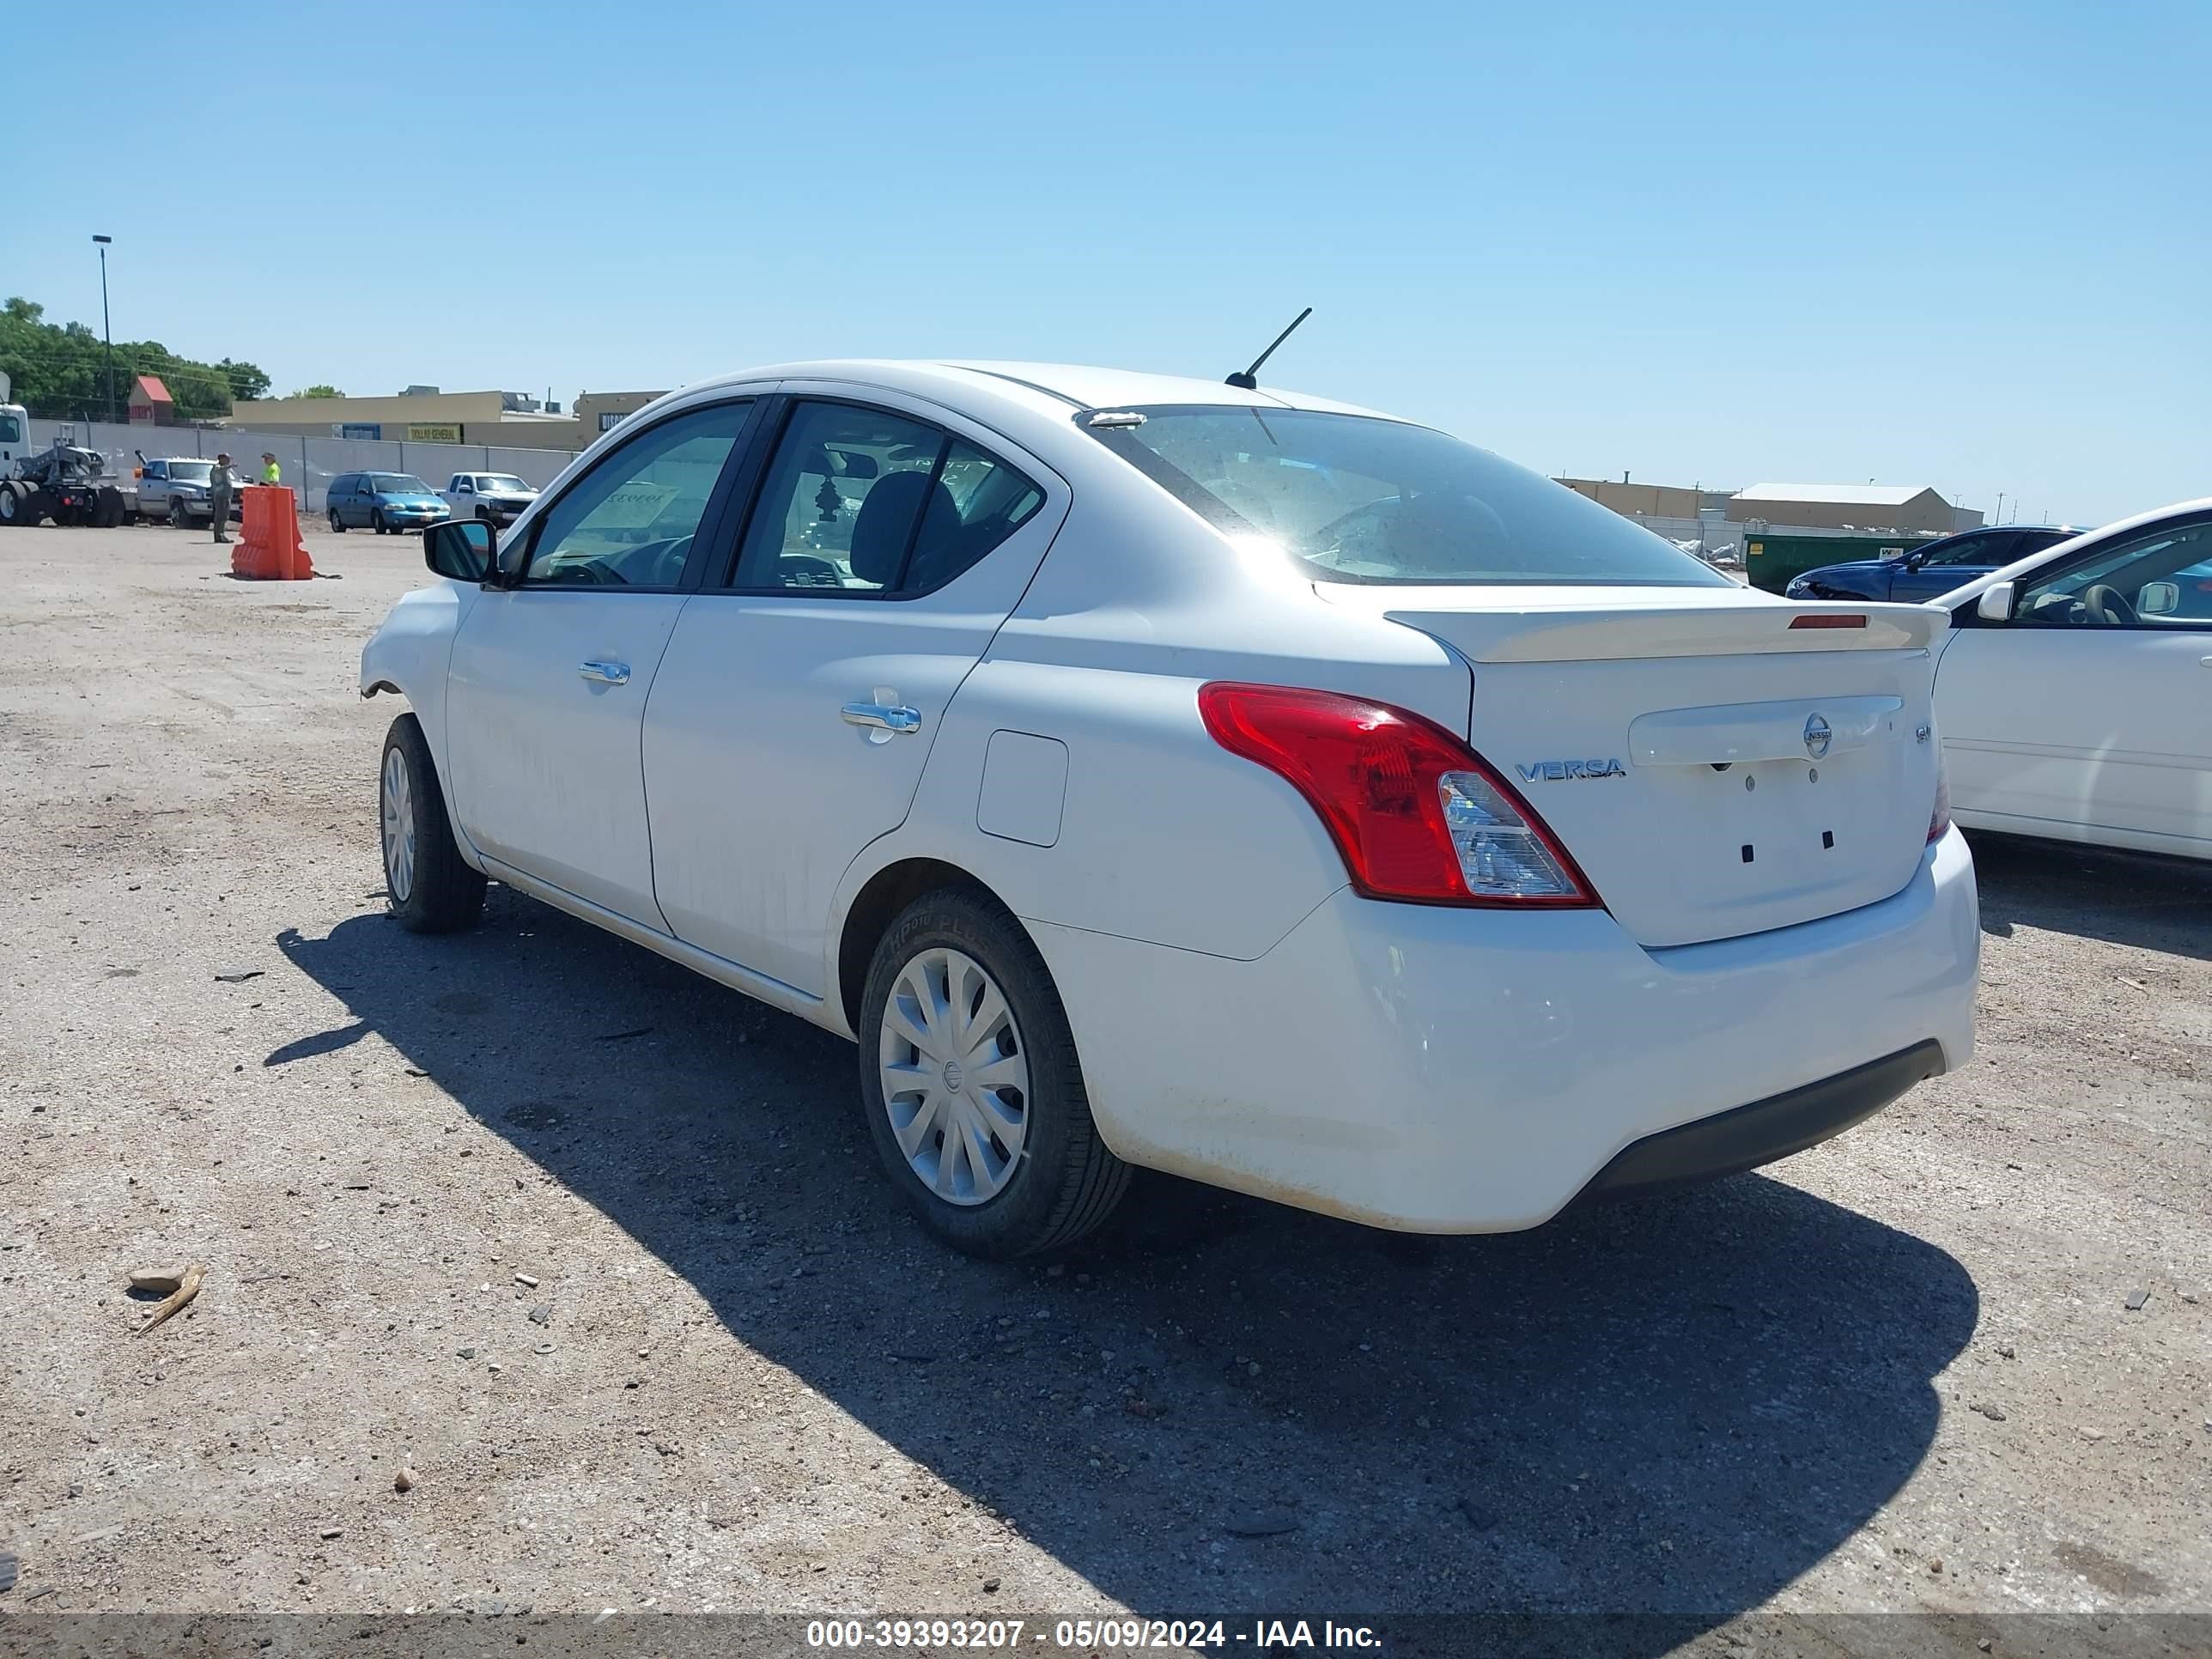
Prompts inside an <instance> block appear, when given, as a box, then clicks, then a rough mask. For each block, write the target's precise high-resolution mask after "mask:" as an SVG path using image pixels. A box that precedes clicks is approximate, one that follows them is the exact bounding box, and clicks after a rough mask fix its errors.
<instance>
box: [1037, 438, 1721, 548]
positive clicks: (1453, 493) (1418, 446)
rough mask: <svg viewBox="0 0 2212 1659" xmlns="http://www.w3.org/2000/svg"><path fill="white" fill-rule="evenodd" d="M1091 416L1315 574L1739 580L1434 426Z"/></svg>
mask: <svg viewBox="0 0 2212 1659" xmlns="http://www.w3.org/2000/svg"><path fill="white" fill-rule="evenodd" d="M1139 416H1141V417H1142V418H1141V420H1139V419H1138V418H1137V417H1139ZM1076 418H1077V421H1078V422H1079V423H1080V424H1081V425H1082V426H1083V427H1084V428H1085V430H1086V431H1088V432H1090V433H1091V435H1092V436H1093V437H1095V438H1097V440H1098V441H1100V442H1101V443H1103V444H1104V445H1105V446H1106V447H1108V448H1109V449H1111V450H1112V451H1113V452H1114V453H1115V454H1117V455H1120V456H1121V458H1122V459H1125V460H1127V461H1128V462H1129V464H1130V465H1133V466H1134V467H1136V468H1137V469H1138V471H1140V472H1142V473H1144V474H1145V476H1146V477H1149V478H1151V479H1152V480H1153V481H1154V482H1155V483H1158V484H1159V485H1161V486H1162V487H1163V488H1164V489H1166V490H1168V491H1169V493H1170V494H1171V495H1174V496H1176V499H1178V500H1179V501H1182V502H1183V503H1184V504H1185V505H1186V506H1188V507H1191V508H1192V509H1194V511H1196V512H1197V513H1200V515H1201V516H1202V517H1204V518H1205V519H1206V520H1208V521H1210V522H1211V523H1212V525H1213V526H1215V527H1216V528H1218V529H1220V530H1223V531H1226V532H1231V533H1233V534H1245V535H1249V534H1253V533H1257V534H1259V535H1261V536H1264V537H1266V538H1268V539H1269V540H1271V541H1273V542H1274V543H1276V544H1279V546H1281V547H1282V548H1283V549H1285V550H1286V551H1287V552H1289V553H1291V555H1292V556H1295V557H1296V558H1297V559H1298V560H1300V561H1301V562H1303V563H1304V566H1305V567H1306V568H1307V569H1308V570H1309V571H1310V574H1312V575H1313V576H1314V578H1315V579H1316V580H1320V581H1329V582H1370V583H1384V584H1408V585H1411V584H1437V583H1450V584H1463V583H1477V582H1489V583H1531V582H1541V583H1554V582H1589V583H1607V584H1635V585H1638V586H1649V585H1655V584H1656V585H1662V586H1685V587H1688V586H1715V585H1719V586H1726V585H1727V584H1728V580H1729V579H1728V578H1727V577H1725V576H1723V575H1722V574H1720V573H1719V572H1717V571H1716V570H1714V569H1713V568H1711V566H1709V565H1707V564H1705V563H1704V562H1702V561H1700V560H1699V559H1696V558H1693V557H1692V556H1690V555H1689V554H1687V553H1685V552H1683V551H1682V550H1680V549H1679V548H1677V547H1675V546H1674V544H1672V543H1670V542H1665V541H1662V540H1661V539H1660V538H1658V537H1656V536H1655V535H1653V534H1652V533H1651V532H1650V531H1648V530H1644V529H1643V528H1641V527H1640V526H1637V525H1634V524H1632V523H1630V522H1629V521H1628V520H1626V519H1624V518H1622V517H1621V516H1620V514H1619V513H1615V512H1613V510H1612V509H1611V508H1610V507H1600V506H1599V505H1598V504H1597V503H1596V502H1595V501H1591V500H1589V498H1588V497H1587V496H1583V495H1577V494H1576V493H1575V492H1574V491H1573V490H1571V489H1567V488H1566V487H1565V485H1563V484H1556V483H1553V482H1552V481H1551V480H1550V479H1549V478H1546V477H1540V476H1539V475H1537V474H1536V473H1534V472H1530V471H1528V470H1526V469H1525V468H1522V467H1518V466H1516V465H1513V464H1512V463H1511V462H1510V461H1505V460H1501V459H1498V457H1497V456H1495V455H1493V454H1492V453H1490V452H1489V451H1488V450H1486V449H1477V448H1475V447H1474V445H1472V444H1466V443H1462V442H1461V441H1459V440H1458V439H1456V438H1453V437H1448V436H1446V435H1444V434H1443V433H1441V432H1437V431H1433V430H1431V428H1427V427H1420V426H1408V425H1407V424H1405V423H1403V422H1398V421H1386V420H1379V419H1376V418H1374V417H1372V416H1362V415H1332V414H1325V413H1322V412H1320V411H1318V410H1302V409H1283V410H1275V409H1238V408H1226V407H1222V406H1218V405H1205V404H1191V405H1182V406H1174V407H1147V408H1142V409H1134V410H1107V411H1085V413H1084V414H1082V415H1079V416H1077V417H1076Z"/></svg>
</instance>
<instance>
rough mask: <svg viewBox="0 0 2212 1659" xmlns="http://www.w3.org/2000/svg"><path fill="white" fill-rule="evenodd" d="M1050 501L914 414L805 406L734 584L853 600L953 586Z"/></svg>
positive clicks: (755, 516) (749, 534)
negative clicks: (1045, 502)
mask: <svg viewBox="0 0 2212 1659" xmlns="http://www.w3.org/2000/svg"><path fill="white" fill-rule="evenodd" d="M1043 505H1044V492H1043V491H1042V490H1041V489H1038V488H1037V486H1036V483H1033V482H1032V481H1031V480H1030V478H1029V477H1027V476H1026V475H1025V474H1024V473H1023V472H1021V471H1018V469H1016V468H1015V467H1013V466H1012V465H1009V464H1007V463H1006V461H1004V460H1001V459H1000V458H999V457H997V456H995V455H993V454H990V453H987V452H986V451H985V450H982V449H981V448H979V447H976V446H975V445H974V444H971V443H969V442H968V441H966V440H964V439H960V438H955V437H953V436H952V435H951V434H949V433H947V432H945V431H944V430H942V429H941V428H938V427H934V426H932V425H930V424H928V423H927V422H922V421H918V420H915V419H914V418H912V417H911V416H905V415H895V414H892V413H891V412H890V411H889V410H879V409H869V408H864V407H861V406H859V405H856V404H834V403H817V402H801V403H799V404H796V405H794V406H793V409H792V411H791V414H790V417H789V419H788V420H787V422H785V425H784V430H783V436H782V438H781V441H779V442H778V443H777V445H776V451H775V459H773V460H772V461H771V462H770V464H769V469H768V474H767V477H766V479H765V480H764V482H763V483H762V486H761V489H760V494H759V497H758V501H757V505H756V506H755V507H754V509H753V513H752V518H751V522H750V525H749V526H748V528H747V530H746V532H745V540H744V547H743V549H742V550H741V551H740V552H739V554H738V566H737V573H736V577H735V580H734V582H733V584H732V585H733V586H737V587H738V588H742V589H745V590H748V591H751V592H789V591H804V592H811V593H827V594H834V595H840V596H843V597H848V598H861V597H867V596H872V595H882V596H885V597H893V598H911V597H913V596H915V595H918V594H921V593H927V592H931V591H933V590H934V589H936V588H939V587H942V586H944V585H945V583H947V582H949V581H951V580H952V579H953V578H954V577H956V576H957V575H959V574H961V573H962V572H963V571H964V570H967V569H969V568H970V567H971V566H973V565H974V564H975V562H977V561H978V560H980V559H981V558H982V557H983V556H985V555H987V553H989V552H990V550H992V549H993V548H994V547H996V546H997V545H998V544H1000V542H1002V541H1004V540H1005V539H1006V538H1007V537H1008V536H1010V535H1012V533H1013V532H1014V531H1015V530H1016V529H1018V527H1020V526H1022V525H1023V524H1024V523H1025V522H1027V520H1029V519H1030V517H1031V516H1032V515H1033V514H1035V513H1036V511H1037V509H1038V508H1039V507H1042V506H1043Z"/></svg>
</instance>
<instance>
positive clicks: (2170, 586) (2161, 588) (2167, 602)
mask: <svg viewBox="0 0 2212 1659" xmlns="http://www.w3.org/2000/svg"><path fill="white" fill-rule="evenodd" d="M2180 609H2181V584H2180V583H2179V582H2145V583H2144V584H2143V585H2142V587H2141V588H2139V589H2137V590H2136V611H2138V612H2140V613H2141V614H2142V615H2143V616H2146V617H2170V616H2172V614H2173V613H2174V612H2175V611H2179V610H2180Z"/></svg>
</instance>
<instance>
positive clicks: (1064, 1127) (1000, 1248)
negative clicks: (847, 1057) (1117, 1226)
mask: <svg viewBox="0 0 2212 1659" xmlns="http://www.w3.org/2000/svg"><path fill="white" fill-rule="evenodd" d="M941 969H949V970H950V971H949V972H944V973H942V974H940V970H941ZM970 970H973V972H972V973H971V971H970ZM956 975H957V981H956V979H955V976H956ZM975 975H981V983H980V985H979V983H978V981H977V979H976V978H975ZM956 985H957V988H956ZM925 986H926V987H929V994H930V995H931V996H932V997H933V999H936V1000H935V1002H934V1005H933V1006H936V1007H937V1009H938V1011H939V1012H938V1014H937V1018H938V1020H939V1022H951V1023H950V1024H945V1023H939V1024H936V1025H934V1026H929V1025H927V1024H925V1025H924V1026H922V1027H920V1028H917V1026H916V1025H915V1023H914V1017H913V1015H912V1014H911V1013H907V1014H902V1018H901V1019H900V1020H898V1021H894V1020H892V1019H891V1018H890V1011H891V1008H892V1006H893V1004H894V1001H895V1000H896V1001H898V1002H899V1003H901V1004H902V1006H904V1007H907V1008H911V1007H913V1006H915V1003H916V1002H917V1001H918V998H916V997H915V994H914V993H915V991H916V990H917V989H919V988H921V987H925ZM991 990H995V991H996V992H997V993H998V994H999V999H1000V1005H1002V1006H1003V1010H1004V1015H1005V1018H1003V1019H994V1018H990V1016H989V1014H988V1012H986V1019H987V1022H988V1025H989V1029H987V1030H984V1031H983V1033H982V1036H981V1040H980V1043H979V1044H978V1045H977V1046H975V1047H971V1046H969V1037H971V1036H975V1031H974V1030H965V1031H961V1034H960V1035H957V1036H956V1035H954V1032H955V1031H960V1030H961V1028H962V1027H964V1026H965V1025H966V1024H967V1018H968V1017H969V1015H972V1014H973V1013H974V1012H975V1009H976V1008H977V1006H978V1005H979V1002H980V1004H981V1006H982V1007H983V1008H984V1009H985V1010H986V1011H988V1010H989V1009H990V1008H991V1006H993V1005H992V1003H991V1000H990V998H989V996H988V992H989V991H991ZM940 991H942V992H945V993H949V994H943V995H940ZM963 1003H964V1004H965V1005H966V1008H965V1010H964V1011H963V1012H961V1013H960V1014H959V1015H958V1017H957V1018H956V1015H955V1008H954V1006H948V1005H958V1004H963ZM916 1029H921V1030H924V1034H925V1035H928V1034H934V1035H935V1036H936V1037H937V1038H938V1040H939V1042H941V1043H942V1044H943V1048H942V1049H940V1057H939V1058H933V1057H931V1056H930V1055H929V1054H927V1053H926V1052H925V1051H924V1050H923V1049H922V1048H921V1046H920V1045H918V1044H916V1043H915V1042H911V1041H909V1040H908V1036H906V1033H907V1032H908V1031H909V1030H916ZM945 1051H950V1053H951V1059H952V1060H953V1062H954V1063H953V1065H952V1066H944V1065H942V1064H941V1063H940V1060H941V1057H942V1055H943V1054H945ZM963 1051H964V1052H963ZM978 1052H985V1053H988V1054H991V1055H992V1058H990V1059H989V1060H986V1061H984V1062H982V1063H981V1065H977V1064H976V1063H975V1060H974V1056H975V1054H976V1053H978ZM963 1059H964V1060H967V1061H968V1062H969V1063H968V1065H967V1066H966V1068H965V1070H962V1068H961V1065H960V1062H961V1061H962V1060H963ZM1017 1060H1018V1062H1019V1064H1018V1065H1016V1066H1009V1062H1010V1061H1017ZM886 1066H896V1067H898V1068H900V1069H902V1070H903V1071H904V1072H905V1073H906V1074H907V1075H908V1076H911V1077H912V1078H914V1079H915V1082H916V1085H917V1087H916V1088H915V1090H913V1091H896V1092H894V1091H895V1090H896V1083H897V1081H898V1078H897V1074H896V1073H894V1074H893V1076H892V1078H891V1079H890V1084H889V1085H887V1082H886V1076H885V1068H886ZM1002 1068H1003V1069H1002ZM986 1069H989V1070H991V1071H992V1072H994V1073H996V1074H997V1075H999V1076H1000V1077H1002V1078H1005V1079H1007V1082H1008V1085H1010V1086H1007V1087H1005V1088H1001V1089H979V1088H978V1087H977V1086H976V1085H977V1080H978V1079H980V1077H981V1074H982V1073H983V1072H984V1070H986ZM956 1071H957V1072H959V1073H960V1075H958V1076H952V1075H951V1073H954V1072H956ZM969 1073H974V1075H973V1076H970V1075H969ZM924 1079H927V1081H925V1080H924ZM948 1082H949V1083H950V1084H951V1092H950V1093H948V1091H947V1089H946V1085H947V1084H948ZM1021 1084H1026V1085H1027V1086H1026V1087H1025V1088H1023V1087H1020V1086H1019V1085H1021ZM986 1097H990V1098H991V1099H992V1101H993V1106H994V1109H995V1112H994V1113H993V1112H991V1111H989V1110H987V1109H986V1107H985V1106H984V1105H983V1101H984V1099H985V1098H986ZM860 1099H861V1104H862V1109H864V1110H865V1111H866V1114H867V1119H868V1133H870V1135H871V1136H872V1137H873V1139H874V1140H875V1143H876V1151H877V1152H878V1154H879V1155H880V1156H881V1158H883V1162H884V1170H886V1171H887V1172H888V1173H889V1174H890V1178H891V1184H892V1185H893V1186H895V1187H896V1188H898V1190H899V1194H900V1196H902V1198H903V1199H905V1200H906V1202H907V1203H908V1206H910V1207H911V1208H912V1209H913V1210H914V1212H915V1214H916V1215H918V1216H919V1217H921V1221H922V1225H924V1226H926V1227H927V1228H928V1229H929V1231H931V1232H933V1233H934V1234H936V1235H937V1237H939V1238H940V1239H942V1240H943V1241H944V1242H945V1243H947V1244H950V1245H951V1246H952V1247H953V1248H954V1249H957V1250H962V1251H964V1252H966V1253H967V1254H969V1255H978V1256H984V1257H988V1258H992V1259H995V1260H1005V1259H1006V1258H1009V1257H1013V1256H1021V1255H1035V1254H1036V1253H1037V1252H1039V1251H1042V1250H1055V1249H1062V1248H1064V1247H1065V1246H1066V1245H1069V1244H1072V1243H1074V1242H1075V1241H1076V1240H1077V1239H1079V1238H1081V1237H1083V1236H1084V1235H1085V1233H1088V1232H1090V1231H1091V1230H1092V1229H1094V1228H1096V1227H1097V1226H1098V1225H1099V1224H1100V1223H1102V1222H1103V1221H1104V1220H1105V1219H1106V1218H1107V1217H1108V1216H1109V1215H1110V1214H1111V1213H1112V1212H1113V1210H1114V1206H1115V1205H1116V1204H1118V1203H1119V1202H1120V1201H1121V1195H1122V1194H1123V1193H1124V1192H1125V1191H1126V1190H1127V1188H1128V1184H1129V1175H1130V1169H1129V1166H1128V1165H1127V1164H1124V1163H1122V1162H1121V1159H1120V1158H1116V1157H1115V1156H1114V1154H1113V1153H1112V1152H1109V1151H1108V1150H1107V1148H1106V1145H1105V1143H1104V1142H1103V1141H1102V1140H1100V1139H1099V1138H1098V1130H1097V1125H1096V1124H1094V1123H1093V1122H1092V1121H1091V1101H1090V1097H1089V1096H1088V1095H1087V1094H1085V1091H1084V1086H1083V1068H1082V1066H1081V1065H1080V1064H1079V1062H1078V1060H1077V1057H1076V1053H1075V1038H1074V1036H1073V1033H1072V1032H1071V1031H1070V1030H1068V1025H1067V1014H1066V1010H1065V1009H1064V1008H1063V1007H1062V1006H1061V1005H1060V992H1059V990H1058V988H1057V987H1054V984H1053V982H1052V975H1051V974H1050V972H1049V971H1048V969H1046V967H1045V964H1044V958H1043V957H1042V956H1040V955H1039V954H1038V953H1037V948H1036V945H1035V944H1033V943H1032V942H1031V941H1030V937H1029V935H1028V934H1027V933H1024V932H1023V931H1022V927H1021V924H1020V923H1019V922H1018V921H1015V920H1014V918H1013V917H1012V915H1008V914H1007V912H1006V910H1005V909H1004V908H1002V907H1000V905H998V904H997V903H995V902H993V901H992V900H991V899H989V898H988V897H987V896H983V895H981V894H980V893H975V892H963V891H960V890H940V891H939V892H934V893H929V894H926V895H924V896H922V897H921V898H919V899H917V900H915V902H914V903H912V904H911V905H909V906H908V908H906V909H905V910H904V911H903V912H902V913H901V914H900V915H899V917H898V920H897V921H894V922H893V923H892V924H891V925H890V928H889V930H888V931H886V932H885V933H884V937H883V938H882V939H881V940H879V941H878V944H877V945H876V950H875V955H874V957H873V958H872V961H871V962H870V963H869V968H868V980H867V988H866V990H865V991H864V992H863V993H862V994H861V1001H860ZM948 1103H950V1104H951V1106H952V1107H953V1108H954V1109H959V1110H961V1111H962V1112H963V1114H964V1115H963V1118H962V1119H960V1120H957V1121H956V1127H957V1124H959V1123H964V1124H965V1125H966V1126H967V1127H969V1128H971V1129H980V1130H981V1132H982V1135H983V1139H982V1143H981V1144H982V1146H983V1148H984V1152H983V1163H982V1164H981V1166H979V1164H978V1162H977V1159H976V1157H975V1154H974V1153H973V1152H967V1151H965V1150H963V1151H962V1152H959V1153H958V1154H957V1155H956V1156H955V1157H954V1158H952V1160H951V1164H950V1167H949V1168H948V1163H947V1158H946V1153H947V1151H948V1143H947V1141H946V1139H945V1129H944V1128H943V1127H938V1126H939V1125H940V1124H942V1123H944V1121H945V1120H944V1118H943V1116H942V1114H943V1112H944V1111H945V1109H946V1108H947V1105H948ZM1017 1116H1018V1120H1019V1122H1018V1132H1019V1145H1018V1146H1010V1145H1009V1144H1008V1141H1007V1139H1006V1133H1002V1131H1001V1127H1000V1126H1006V1125H1010V1124H1011V1123H1012V1120H1013V1119H1014V1118H1016V1117H1017ZM917 1122H920V1123H921V1129H920V1132H919V1133H918V1134H917V1133H914V1126H915V1124H916V1123H917ZM902 1133H907V1134H908V1140H909V1143H910V1144H912V1145H913V1146H915V1152H913V1153H912V1154H911V1155H910V1154H909V1152H908V1150H907V1148H906V1147H905V1146H902V1145H901V1134H902ZM967 1144H969V1143H967V1142H965V1141H963V1147H964V1146H966V1145H967ZM918 1164H920V1165H922V1166H926V1167H927V1168H929V1169H930V1170H932V1171H933V1174H925V1173H924V1170H923V1168H918V1167H917V1165H918ZM994 1165H995V1168H994V1167H993V1166H994Z"/></svg>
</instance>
